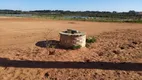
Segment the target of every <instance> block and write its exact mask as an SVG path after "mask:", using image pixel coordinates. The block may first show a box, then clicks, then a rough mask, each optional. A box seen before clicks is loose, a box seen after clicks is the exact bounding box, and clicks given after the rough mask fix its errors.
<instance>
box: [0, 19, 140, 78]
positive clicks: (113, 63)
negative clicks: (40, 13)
mask: <svg viewBox="0 0 142 80" xmlns="http://www.w3.org/2000/svg"><path fill="white" fill-rule="evenodd" d="M68 28H71V29H77V30H80V31H82V32H86V34H87V35H88V36H96V38H97V42H96V43H93V44H92V45H91V46H90V47H89V48H83V49H80V50H65V49H51V50H48V49H46V48H40V47H37V46H35V44H36V43H37V42H39V41H44V40H45V39H47V38H48V39H51V40H59V32H60V31H63V30H66V29H68ZM48 32H50V34H47V33H48ZM122 62H124V63H122ZM141 76H142V24H134V23H103V22H102V23H100V22H82V21H56V20H44V19H32V18H7V17H2V18H0V80H10V79H11V80H47V79H49V80H93V79H96V80H106V79H107V80H110V79H111V80H119V79H122V80H134V79H135V80H142V77H141Z"/></svg>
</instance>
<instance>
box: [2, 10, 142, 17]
mask: <svg viewBox="0 0 142 80" xmlns="http://www.w3.org/2000/svg"><path fill="white" fill-rule="evenodd" d="M0 14H32V15H54V16H82V17H104V18H120V19H141V18H142V15H141V14H139V12H136V11H133V10H131V11H129V12H116V11H113V12H108V11H63V10H35V11H20V10H0Z"/></svg>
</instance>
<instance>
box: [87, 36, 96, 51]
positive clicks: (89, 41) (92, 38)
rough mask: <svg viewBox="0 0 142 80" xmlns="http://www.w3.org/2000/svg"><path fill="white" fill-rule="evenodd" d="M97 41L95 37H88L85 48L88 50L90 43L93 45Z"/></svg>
mask: <svg viewBox="0 0 142 80" xmlns="http://www.w3.org/2000/svg"><path fill="white" fill-rule="evenodd" d="M96 41H97V40H96V38H95V37H88V38H87V39H86V47H87V48H89V47H90V46H91V44H92V43H95V42H96Z"/></svg>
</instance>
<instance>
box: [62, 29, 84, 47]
mask: <svg viewBox="0 0 142 80" xmlns="http://www.w3.org/2000/svg"><path fill="white" fill-rule="evenodd" d="M60 45H61V46H62V47H64V48H71V47H73V46H81V47H85V46H86V35H85V34H84V33H82V32H79V31H77V30H71V29H68V30H67V31H62V32H60Z"/></svg>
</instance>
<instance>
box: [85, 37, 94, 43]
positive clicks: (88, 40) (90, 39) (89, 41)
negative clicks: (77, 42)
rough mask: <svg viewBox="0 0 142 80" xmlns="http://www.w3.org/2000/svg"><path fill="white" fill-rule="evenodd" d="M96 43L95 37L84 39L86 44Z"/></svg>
mask: <svg viewBox="0 0 142 80" xmlns="http://www.w3.org/2000/svg"><path fill="white" fill-rule="evenodd" d="M95 42H96V38H95V37H88V38H87V39H86V43H95Z"/></svg>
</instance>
